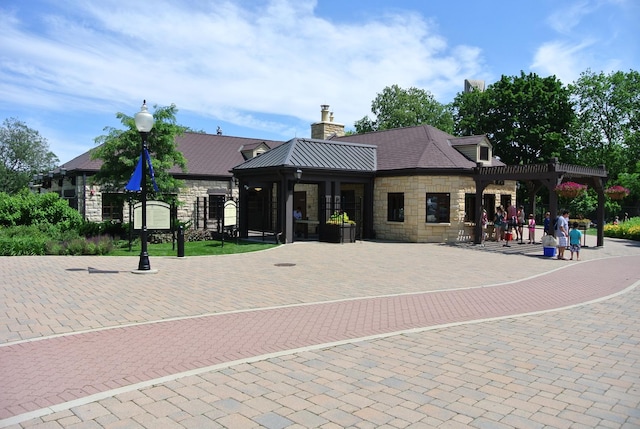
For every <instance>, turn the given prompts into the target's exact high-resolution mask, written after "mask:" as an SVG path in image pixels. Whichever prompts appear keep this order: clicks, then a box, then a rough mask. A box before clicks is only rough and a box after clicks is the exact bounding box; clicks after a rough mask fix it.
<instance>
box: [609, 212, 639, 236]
mask: <svg viewBox="0 0 640 429" xmlns="http://www.w3.org/2000/svg"><path fill="white" fill-rule="evenodd" d="M604 236H605V237H613V238H625V239H627V240H636V241H640V217H634V218H631V219H629V220H628V221H626V222H620V223H619V224H618V225H614V224H612V223H609V224H606V225H605V226H604Z"/></svg>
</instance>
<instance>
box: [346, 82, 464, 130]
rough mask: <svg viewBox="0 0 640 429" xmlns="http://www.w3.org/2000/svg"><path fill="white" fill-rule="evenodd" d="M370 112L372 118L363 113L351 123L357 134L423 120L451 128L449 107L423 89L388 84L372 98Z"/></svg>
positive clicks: (444, 127)
mask: <svg viewBox="0 0 640 429" xmlns="http://www.w3.org/2000/svg"><path fill="white" fill-rule="evenodd" d="M371 112H372V113H373V114H374V115H375V119H370V118H369V117H368V116H365V117H364V118H362V119H360V120H359V121H356V123H355V124H354V126H355V128H356V132H357V133H358V134H360V133H367V132H371V131H379V130H388V129H392V128H401V127H410V126H415V125H422V124H426V125H431V126H434V127H436V128H438V129H440V130H442V131H445V132H449V133H450V132H452V131H453V116H452V114H451V109H450V107H449V106H447V105H444V104H441V103H439V102H438V101H436V99H435V98H434V97H433V95H432V94H431V93H430V92H429V91H425V90H423V89H418V88H414V87H411V88H409V89H403V88H400V87H399V86H398V85H392V86H388V87H386V88H384V89H383V90H382V92H381V93H379V94H378V95H377V96H376V98H375V99H374V100H373V101H372V102H371Z"/></svg>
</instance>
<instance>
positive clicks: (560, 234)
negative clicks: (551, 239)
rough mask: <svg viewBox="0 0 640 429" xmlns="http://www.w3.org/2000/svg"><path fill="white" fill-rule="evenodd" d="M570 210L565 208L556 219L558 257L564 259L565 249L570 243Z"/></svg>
mask: <svg viewBox="0 0 640 429" xmlns="http://www.w3.org/2000/svg"><path fill="white" fill-rule="evenodd" d="M568 237H569V211H568V210H564V211H563V212H562V216H560V217H558V219H557V220H556V238H557V239H558V259H564V251H565V249H566V248H567V245H568Z"/></svg>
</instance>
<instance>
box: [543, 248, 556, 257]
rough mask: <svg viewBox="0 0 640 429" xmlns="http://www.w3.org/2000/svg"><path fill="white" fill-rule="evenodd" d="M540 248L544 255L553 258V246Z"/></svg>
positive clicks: (554, 250)
mask: <svg viewBox="0 0 640 429" xmlns="http://www.w3.org/2000/svg"><path fill="white" fill-rule="evenodd" d="M542 250H543V251H544V256H548V257H550V258H553V257H554V256H556V248H555V247H543V248H542Z"/></svg>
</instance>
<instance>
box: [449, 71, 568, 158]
mask: <svg viewBox="0 0 640 429" xmlns="http://www.w3.org/2000/svg"><path fill="white" fill-rule="evenodd" d="M453 108H454V112H455V113H454V118H455V132H456V133H457V134H459V135H471V134H486V135H487V137H488V138H489V140H490V141H491V143H492V144H493V152H494V154H495V155H497V156H499V157H500V159H501V160H502V161H503V162H505V163H507V164H533V163H539V162H543V161H547V160H548V159H549V158H551V157H559V158H560V159H564V160H565V161H566V160H567V159H568V158H569V157H570V154H569V151H568V149H567V148H568V146H569V130H570V127H571V124H572V123H573V120H574V117H575V115H574V112H573V109H572V104H571V101H570V97H569V91H568V89H567V88H565V87H563V85H562V83H561V82H560V81H559V80H558V79H556V77H555V76H550V77H546V78H541V77H539V76H538V75H536V74H535V73H530V74H528V75H525V74H524V72H521V73H520V76H511V77H508V76H502V78H501V79H500V80H499V81H498V82H496V83H494V84H493V85H489V87H487V90H486V91H485V92H484V93H483V92H479V91H474V92H471V93H463V94H458V95H457V96H456V98H455V100H454V102H453Z"/></svg>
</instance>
